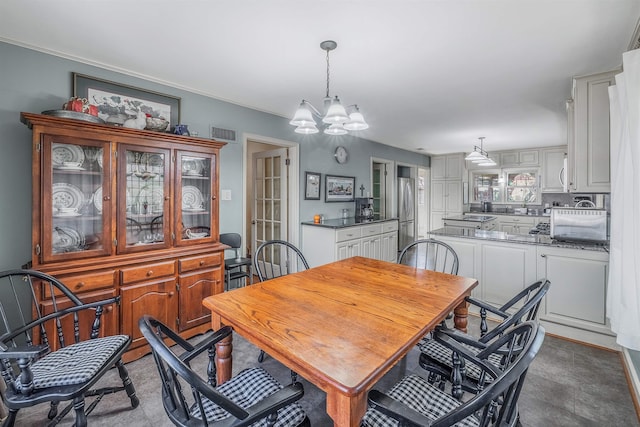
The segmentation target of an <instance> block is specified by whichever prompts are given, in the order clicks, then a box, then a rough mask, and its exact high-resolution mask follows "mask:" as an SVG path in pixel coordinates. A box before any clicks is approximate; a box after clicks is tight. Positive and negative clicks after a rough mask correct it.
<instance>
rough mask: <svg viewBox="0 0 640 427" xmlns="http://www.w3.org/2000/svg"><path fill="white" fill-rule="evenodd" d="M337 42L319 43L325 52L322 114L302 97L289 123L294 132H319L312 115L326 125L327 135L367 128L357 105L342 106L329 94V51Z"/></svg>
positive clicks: (336, 98)
mask: <svg viewBox="0 0 640 427" xmlns="http://www.w3.org/2000/svg"><path fill="white" fill-rule="evenodd" d="M337 46H338V44H337V43H336V42H334V41H333V40H325V41H323V42H322V43H320V48H321V49H322V50H324V51H326V52H327V92H326V96H325V98H324V114H321V113H320V112H319V111H318V110H317V109H316V108H315V107H314V106H313V105H311V103H309V102H308V101H305V100H304V99H303V100H302V102H301V103H300V106H299V107H298V109H297V110H296V113H295V115H294V116H293V119H291V121H290V122H289V124H290V125H292V126H296V130H295V131H296V132H297V133H302V134H312V133H317V132H319V131H318V129H317V127H316V122H315V119H314V116H317V117H319V118H321V120H322V123H324V124H326V125H328V126H327V127H326V128H325V130H324V133H325V134H327V135H345V134H347V133H349V131H358V130H364V129H368V128H369V124H368V123H367V122H366V121H365V120H364V116H363V115H362V113H361V112H360V110H359V109H358V106H357V105H355V104H354V105H349V106H348V107H344V106H343V105H342V103H341V102H340V98H338V97H337V96H335V97H333V98H332V97H331V96H330V95H329V52H331V51H332V50H334V49H335V48H336V47H337Z"/></svg>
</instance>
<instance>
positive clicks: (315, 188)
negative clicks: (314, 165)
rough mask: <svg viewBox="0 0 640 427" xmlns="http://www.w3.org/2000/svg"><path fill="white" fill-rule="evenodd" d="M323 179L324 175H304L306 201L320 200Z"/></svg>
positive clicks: (307, 173)
mask: <svg viewBox="0 0 640 427" xmlns="http://www.w3.org/2000/svg"><path fill="white" fill-rule="evenodd" d="M321 177H322V175H321V174H319V173H316V172H305V173H304V199H305V200H320V188H321V184H322V181H321Z"/></svg>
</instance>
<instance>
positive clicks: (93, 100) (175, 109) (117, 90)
mask: <svg viewBox="0 0 640 427" xmlns="http://www.w3.org/2000/svg"><path fill="white" fill-rule="evenodd" d="M72 96H75V97H78V98H86V99H87V100H88V101H89V103H90V104H93V105H96V106H98V117H100V118H101V119H103V120H104V121H105V122H106V123H113V124H116V125H117V124H119V122H120V120H122V119H123V118H124V117H127V116H129V117H135V116H136V113H137V112H138V111H142V112H144V113H145V114H147V117H148V116H151V117H153V118H159V117H162V118H164V119H166V120H168V121H169V125H168V126H167V129H166V131H169V130H171V129H172V128H173V127H174V126H175V125H177V124H179V123H180V100H181V98H179V97H177V96H171V95H166V94H163V93H159V92H154V91H150V90H146V89H140V88H137V87H134V86H128V85H124V84H120V83H116V82H112V81H109V80H103V79H99V78H96V77H91V76H87V75H84V74H79V73H73V95H72Z"/></svg>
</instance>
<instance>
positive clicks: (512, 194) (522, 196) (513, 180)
mask: <svg viewBox="0 0 640 427" xmlns="http://www.w3.org/2000/svg"><path fill="white" fill-rule="evenodd" d="M538 189H539V185H538V171H536V170H517V171H509V172H507V202H516V203H539V202H538V200H539V198H538Z"/></svg>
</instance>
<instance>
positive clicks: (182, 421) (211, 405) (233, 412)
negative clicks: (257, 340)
mask: <svg viewBox="0 0 640 427" xmlns="http://www.w3.org/2000/svg"><path fill="white" fill-rule="evenodd" d="M138 325H139V327H140V331H141V332H142V334H143V335H144V337H145V338H146V339H147V341H148V342H149V345H150V346H151V350H152V352H153V358H154V360H155V362H156V365H157V367H158V372H159V374H160V379H161V381H162V403H163V405H164V409H165V411H166V413H167V415H168V416H169V419H170V420H171V421H172V422H173V423H174V424H175V425H177V426H185V427H186V426H189V427H191V426H196V425H201V426H225V427H227V426H238V427H240V426H249V425H253V424H254V423H256V424H255V425H257V426H262V425H265V426H274V425H275V424H276V423H277V425H278V427H285V426H309V425H310V424H309V419H308V418H307V416H306V414H305V412H304V411H303V410H302V407H301V406H300V405H299V404H298V403H296V401H297V400H299V399H300V398H302V396H303V395H304V390H303V388H302V384H300V383H294V384H291V385H289V386H287V387H282V386H281V385H280V384H279V383H278V382H277V381H276V380H275V379H274V378H273V377H272V376H271V375H269V374H268V373H267V372H266V371H265V370H263V369H261V368H249V369H245V370H243V371H242V372H240V373H239V374H238V375H236V376H235V377H233V378H231V379H230V380H229V381H226V382H225V383H224V384H222V385H220V386H216V368H215V363H214V358H215V344H216V343H217V342H219V341H220V340H222V339H224V338H225V337H228V336H229V335H230V334H231V333H232V329H231V327H229V326H225V327H223V328H221V329H220V330H218V331H216V332H214V333H212V334H211V335H209V336H208V337H206V338H205V339H204V340H203V341H201V342H200V343H198V344H196V345H191V344H190V343H189V342H188V341H186V340H184V339H183V338H181V337H180V336H179V335H178V334H177V333H176V332H174V331H172V330H171V329H169V328H168V327H167V326H166V325H164V324H163V323H161V322H159V321H158V320H156V319H154V318H152V317H151V316H148V315H145V316H143V317H142V318H141V319H140V320H139V322H138ZM165 341H169V342H170V343H175V344H176V345H175V346H174V347H169V346H168V345H167V343H166V342H165ZM177 352H180V353H177ZM203 353H206V355H207V356H208V364H207V376H206V378H203V377H201V376H200V375H198V374H197V373H195V372H194V371H193V369H192V368H191V363H192V362H194V360H195V359H196V357H197V356H199V355H200V354H203ZM183 384H186V387H188V388H190V389H191V393H185V392H184V390H183ZM188 396H189V397H188ZM203 414H204V415H203Z"/></svg>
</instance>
